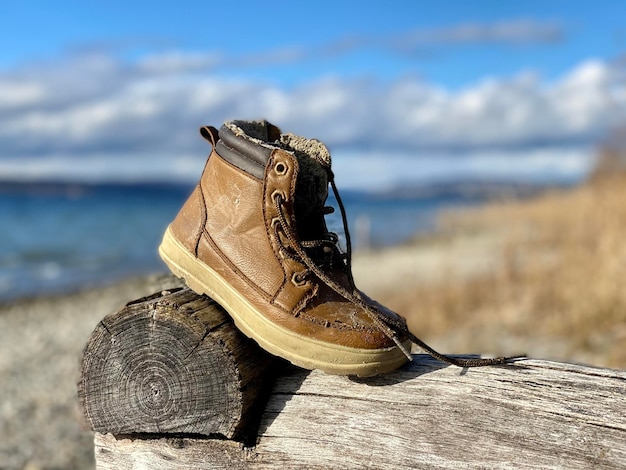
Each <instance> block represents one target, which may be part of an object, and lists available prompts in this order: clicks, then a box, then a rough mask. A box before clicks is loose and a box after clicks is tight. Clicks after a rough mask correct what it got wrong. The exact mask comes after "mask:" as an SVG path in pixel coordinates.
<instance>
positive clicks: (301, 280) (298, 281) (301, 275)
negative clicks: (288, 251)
mask: <svg viewBox="0 0 626 470" xmlns="http://www.w3.org/2000/svg"><path fill="white" fill-rule="evenodd" d="M307 274H308V271H298V272H295V273H293V275H292V276H291V283H292V284H293V285H294V286H296V287H304V286H305V285H307V284H308V283H309V282H308V281H307V279H306V275H307Z"/></svg>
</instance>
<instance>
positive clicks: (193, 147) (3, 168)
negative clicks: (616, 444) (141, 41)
mask: <svg viewBox="0 0 626 470" xmlns="http://www.w3.org/2000/svg"><path fill="white" fill-rule="evenodd" d="M162 59H163V62H162V64H159V57H158V56H152V57H150V58H148V59H141V60H139V61H137V62H130V63H129V62H122V61H119V60H115V59H114V58H113V57H110V56H77V57H73V58H68V59H67V60H64V61H62V62H59V63H58V64H54V63H46V64H40V65H39V66H34V65H31V66H29V67H28V68H22V69H16V70H12V71H8V72H7V71H5V72H1V73H0V84H1V85H2V86H1V87H0V90H2V91H1V93H0V162H1V161H4V162H5V164H4V165H0V178H2V177H3V176H4V177H7V176H8V175H10V174H13V173H12V170H10V168H9V167H11V168H13V167H12V166H11V165H9V164H8V162H16V161H18V160H19V159H26V160H28V161H31V162H34V161H40V162H41V166H40V171H39V172H40V173H41V172H42V171H43V169H45V168H48V169H49V170H48V171H49V173H50V174H57V173H58V172H60V171H61V170H59V168H61V167H62V166H63V165H62V163H63V162H66V163H67V164H68V165H70V166H71V159H72V158H74V159H77V160H76V161H81V162H87V161H93V162H94V165H95V162H101V163H98V164H99V165H100V164H102V165H106V163H102V162H107V161H109V162H110V163H109V165H110V166H111V168H113V164H114V163H113V162H115V165H118V166H117V167H116V168H118V170H120V171H121V169H123V168H125V169H126V170H124V171H137V172H141V171H148V172H150V173H151V174H152V175H167V174H171V172H172V171H174V170H173V168H174V166H173V164H172V163H171V162H175V161H176V157H177V156H178V155H199V156H200V157H202V158H203V156H204V155H205V150H206V147H204V146H203V142H202V141H201V139H199V138H198V137H197V128H198V127H199V126H200V125H203V124H213V125H216V126H219V125H220V124H221V122H222V121H224V120H226V119H233V118H242V119H257V118H261V117H265V118H267V119H270V120H273V121H275V122H276V124H278V125H279V126H284V127H285V129H284V130H286V131H291V132H295V133H300V134H302V135H307V136H311V137H316V138H319V139H321V140H323V141H324V142H326V143H327V144H328V145H329V146H330V147H331V150H333V152H334V153H335V154H336V155H340V154H342V153H343V154H346V153H348V151H349V149H355V148H356V149H359V150H360V151H376V152H378V153H385V152H387V153H394V154H396V155H399V154H402V155H403V158H411V157H410V156H413V157H415V159H416V160H418V159H419V158H427V157H429V156H430V155H435V154H437V155H448V156H450V155H454V157H451V159H450V162H453V161H456V162H459V163H458V164H457V166H458V165H465V164H466V163H467V162H470V161H474V162H480V161H481V160H480V156H481V155H487V154H489V155H496V153H494V152H500V154H499V155H500V157H499V158H500V160H498V161H502V162H512V161H513V159H517V160H520V161H521V155H522V154H524V152H526V153H527V154H530V153H532V152H537V151H539V150H538V149H546V148H547V149H551V150H550V152H551V153H550V152H549V153H550V155H551V157H550V158H552V159H556V160H555V161H561V162H562V166H563V168H565V167H566V166H567V165H568V163H567V162H568V160H567V159H566V158H565V157H563V155H565V154H566V153H567V149H570V148H572V147H577V148H580V147H581V146H585V147H589V146H591V145H593V144H594V142H596V140H597V139H598V138H599V137H600V136H602V134H603V132H606V130H607V129H609V128H610V127H611V126H613V125H615V124H617V123H619V122H620V119H623V118H624V117H625V116H626V95H625V94H624V93H621V94H620V93H615V92H614V90H615V89H621V88H619V87H617V88H616V83H617V82H618V78H617V77H619V76H620V75H619V74H618V71H617V70H616V69H615V67H614V66H613V65H611V64H608V63H605V62H601V61H588V62H584V63H581V64H580V65H579V66H578V67H576V68H574V69H573V70H571V71H570V72H569V73H566V74H564V76H563V77H561V78H560V79H558V80H555V81H552V82H546V81H542V80H541V79H540V77H538V76H537V75H535V74H533V73H530V72H528V73H522V74H520V75H518V76H514V77H508V78H490V79H487V80H484V81H482V82H480V83H476V84H472V85H469V86H467V87H466V88H465V89H462V90H459V91H450V90H447V89H445V88H442V87H440V86H437V85H434V84H431V83H426V82H423V81H420V80H419V79H417V78H403V79H398V80H397V81H395V82H391V83H384V82H379V81H376V80H372V79H369V80H368V79H359V78H337V77H325V78H318V79H313V80H311V81H310V82H308V83H301V84H299V85H297V86H295V87H293V88H282V87H279V86H277V85H274V84H269V83H260V82H254V81H250V80H243V79H239V80H234V79H227V78H218V77H217V76H215V75H213V74H211V72H210V71H208V69H206V67H208V68H209V69H210V67H211V64H212V63H213V62H212V61H214V60H215V57H214V56H213V55H211V54H207V55H206V56H201V55H196V56H193V57H190V56H187V55H185V54H178V55H177V54H176V53H172V52H168V53H167V54H166V55H165V56H164V57H163V58H162ZM46 155H47V156H49V161H48V162H49V163H51V162H53V161H56V162H57V163H58V164H56V166H54V165H52V167H51V166H49V165H48V166H46V164H44V163H43V162H44V160H43V159H42V157H45V156H46ZM59 155H62V156H63V157H62V158H61V157H59ZM103 155H107V158H105V159H103V158H102V156H103ZM546 155H547V154H546ZM558 155H561V157H559V156H558ZM168 157H169V160H168ZM55 158H56V160H55ZM16 159H17V160H16ZM472 159H473V160H472ZM335 160H336V161H337V158H335ZM372 161H374V160H372ZM445 161H447V160H445V159H444V160H441V162H445ZM489 161H490V162H491V163H489V165H487V166H490V167H493V165H495V162H496V159H495V157H493V158H491V160H489ZM529 161H531V160H528V159H527V160H526V162H529ZM120 162H124V163H123V164H121V163H120ZM461 162H462V163H461ZM450 165H452V163H450V164H449V165H448V167H449V168H450ZM452 166H455V165H452ZM487 166H485V165H483V169H484V171H487V170H488V168H487ZM513 166H514V164H513V163H511V164H509V163H505V164H503V167H510V168H513ZM421 168H422V169H423V168H424V167H423V166H422V167H421ZM442 168H443V167H442ZM68 171H69V170H68ZM73 171H74V170H73ZM76 171H77V170H76ZM98 171H99V172H100V174H113V173H115V171H114V170H110V171H108V172H107V171H105V169H100V170H98ZM381 171H382V170H381ZM415 171H421V170H419V169H415ZM516 171H517V170H516ZM555 171H556V170H555ZM26 173H28V172H27V171H25V174H26ZM118 173H119V171H118ZM381 174H382V173H381Z"/></svg>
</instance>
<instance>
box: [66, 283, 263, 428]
mask: <svg viewBox="0 0 626 470" xmlns="http://www.w3.org/2000/svg"><path fill="white" fill-rule="evenodd" d="M274 363H275V362H274V358H273V357H272V356H270V355H269V354H267V353H265V352H264V351H263V350H261V349H260V348H259V347H258V346H257V345H256V344H255V343H254V342H252V341H250V340H248V339H247V338H245V337H243V335H241V334H240V333H239V332H238V331H237V330H236V328H235V327H234V325H233V324H232V321H231V320H230V318H229V317H228V315H227V314H226V313H225V312H224V310H223V309H222V308H221V307H220V306H219V305H218V304H216V303H215V302H214V301H213V300H211V299H209V298H208V297H204V296H199V295H197V294H195V293H194V292H192V291H191V290H189V289H176V290H172V291H164V292H163V293H159V294H155V295H153V296H150V297H147V298H145V299H140V300H138V301H135V302H131V303H129V304H127V305H126V306H125V307H124V308H123V309H121V310H120V311H119V312H116V313H114V314H111V315H109V316H107V317H106V318H104V319H103V320H102V322H101V323H100V324H99V325H98V326H97V328H96V329H95V331H94V332H93V334H92V336H91V338H90V340H89V342H88V344H87V346H86V347H85V350H84V354H83V361H82V367H81V375H80V380H79V383H78V396H79V401H80V403H81V405H82V410H83V414H84V416H85V419H86V422H87V426H88V427H89V428H91V429H93V430H94V431H98V432H102V433H107V432H108V433H115V434H127V433H159V432H165V433H186V434H200V435H212V434H221V435H223V436H226V437H230V438H232V437H236V436H240V435H241V433H242V432H244V430H245V427H246V426H247V424H248V421H250V420H252V419H254V417H255V415H254V412H255V403H256V402H257V401H258V400H259V399H262V398H264V396H265V395H266V394H265V393H264V387H267V385H268V384H269V385H270V386H271V383H272V382H273V374H272V373H271V372H270V369H271V366H272V364H274ZM259 407H262V404H261V405H258V406H256V411H258V408H259Z"/></svg>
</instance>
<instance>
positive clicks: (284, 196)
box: [272, 189, 287, 202]
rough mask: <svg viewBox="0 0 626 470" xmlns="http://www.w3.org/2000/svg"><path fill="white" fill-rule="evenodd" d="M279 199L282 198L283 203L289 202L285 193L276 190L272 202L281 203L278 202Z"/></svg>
mask: <svg viewBox="0 0 626 470" xmlns="http://www.w3.org/2000/svg"><path fill="white" fill-rule="evenodd" d="M277 198H280V200H281V201H286V200H287V195H286V194H285V191H283V190H281V189H275V190H274V192H273V193H272V201H274V202H280V201H278V199H277Z"/></svg>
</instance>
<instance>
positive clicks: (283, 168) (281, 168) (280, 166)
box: [274, 162, 289, 175]
mask: <svg viewBox="0 0 626 470" xmlns="http://www.w3.org/2000/svg"><path fill="white" fill-rule="evenodd" d="M287 170H289V168H288V167H287V165H285V164H284V163H283V162H278V163H276V165H275V166H274V172H275V173H276V174H277V175H285V174H287Z"/></svg>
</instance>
